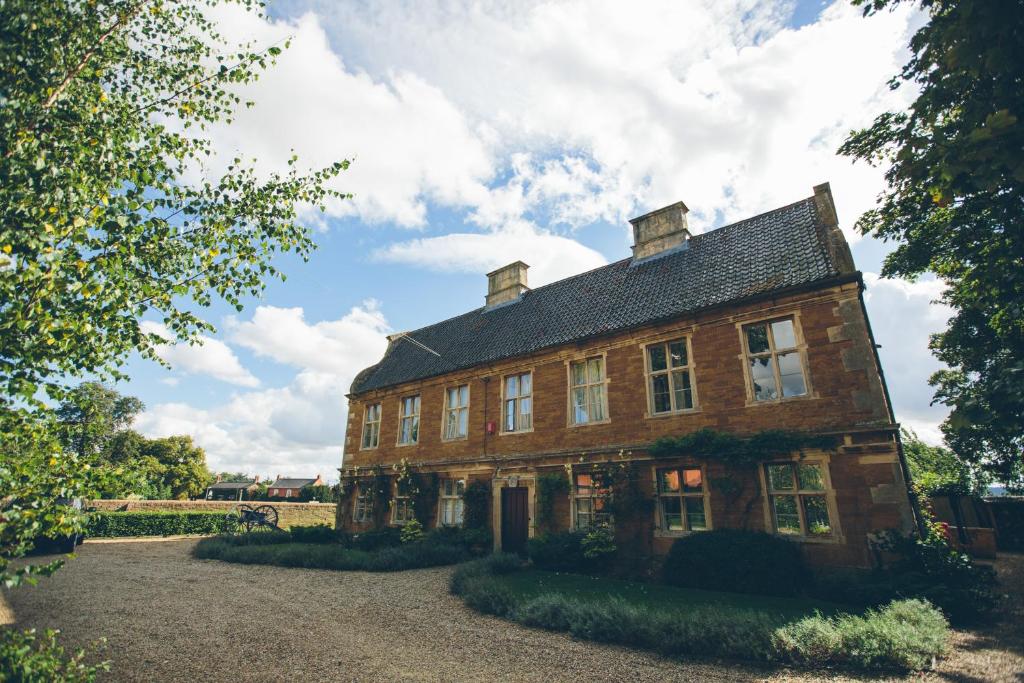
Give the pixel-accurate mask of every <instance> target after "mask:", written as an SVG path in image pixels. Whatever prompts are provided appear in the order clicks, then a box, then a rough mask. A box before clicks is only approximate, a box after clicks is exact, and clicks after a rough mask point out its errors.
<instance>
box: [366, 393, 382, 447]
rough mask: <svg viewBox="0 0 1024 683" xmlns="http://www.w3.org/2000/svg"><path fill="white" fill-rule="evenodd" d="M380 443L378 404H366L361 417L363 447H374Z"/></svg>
mask: <svg viewBox="0 0 1024 683" xmlns="http://www.w3.org/2000/svg"><path fill="white" fill-rule="evenodd" d="M379 443H380V404H379V403H374V404H373V405H368V406H366V415H365V416H364V418H363V445H362V447H363V448H376V447H377V444H379Z"/></svg>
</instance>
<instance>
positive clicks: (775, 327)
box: [772, 320, 796, 351]
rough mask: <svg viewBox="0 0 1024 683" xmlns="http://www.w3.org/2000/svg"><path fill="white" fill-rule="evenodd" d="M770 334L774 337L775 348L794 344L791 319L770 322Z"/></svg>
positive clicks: (794, 331) (779, 348) (794, 333)
mask: <svg viewBox="0 0 1024 683" xmlns="http://www.w3.org/2000/svg"><path fill="white" fill-rule="evenodd" d="M772 336H773V337H775V350H776V351H781V350H783V349H791V348H793V347H794V346H796V330H794V329H793V321H792V320H776V321H775V322H773V323H772Z"/></svg>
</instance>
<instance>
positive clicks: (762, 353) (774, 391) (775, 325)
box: [743, 318, 807, 401]
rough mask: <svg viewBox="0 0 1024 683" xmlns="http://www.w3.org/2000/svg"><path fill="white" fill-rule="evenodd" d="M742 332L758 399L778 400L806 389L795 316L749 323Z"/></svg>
mask: <svg viewBox="0 0 1024 683" xmlns="http://www.w3.org/2000/svg"><path fill="white" fill-rule="evenodd" d="M743 333H744V334H743V336H744V339H745V342H746V345H747V368H748V371H749V372H750V385H751V389H752V390H753V398H754V400H755V401H775V400H778V399H780V398H791V397H793V396H804V395H805V394H806V393H807V380H806V378H805V377H804V364H803V361H802V359H801V358H800V350H799V349H798V348H797V340H796V327H795V326H794V325H793V320H792V318H786V319H785V320H775V321H773V322H765V323H757V324H756V325H747V326H745V327H744V328H743Z"/></svg>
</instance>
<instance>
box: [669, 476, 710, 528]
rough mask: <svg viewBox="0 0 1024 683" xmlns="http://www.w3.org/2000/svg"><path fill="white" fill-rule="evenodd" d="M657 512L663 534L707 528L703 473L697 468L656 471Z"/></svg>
mask: <svg viewBox="0 0 1024 683" xmlns="http://www.w3.org/2000/svg"><path fill="white" fill-rule="evenodd" d="M657 474H658V512H659V515H658V516H659V518H660V520H659V522H660V526H661V529H662V531H698V530H703V529H707V528H708V514H707V504H706V503H707V502H706V500H705V498H704V492H705V489H704V473H703V472H702V471H701V469H700V468H699V467H673V468H670V469H659V470H658V472H657Z"/></svg>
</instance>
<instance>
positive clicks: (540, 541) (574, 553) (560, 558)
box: [526, 531, 594, 573]
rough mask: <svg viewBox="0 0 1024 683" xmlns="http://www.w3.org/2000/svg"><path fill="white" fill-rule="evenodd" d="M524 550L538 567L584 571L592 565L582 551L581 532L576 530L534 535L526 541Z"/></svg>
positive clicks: (550, 569) (588, 569)
mask: <svg viewBox="0 0 1024 683" xmlns="http://www.w3.org/2000/svg"><path fill="white" fill-rule="evenodd" d="M526 552H527V554H528V555H529V557H530V560H531V561H532V562H533V564H534V565H536V567H537V568H538V569H546V570H548V571H553V572H578V573H586V572H588V571H590V570H591V569H592V568H593V566H594V562H593V561H592V560H590V559H589V558H587V557H586V555H584V553H583V534H581V533H580V532H578V531H560V532H555V533H546V534H541V535H540V536H535V537H533V538H531V539H530V540H529V541H528V542H527V545H526Z"/></svg>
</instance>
